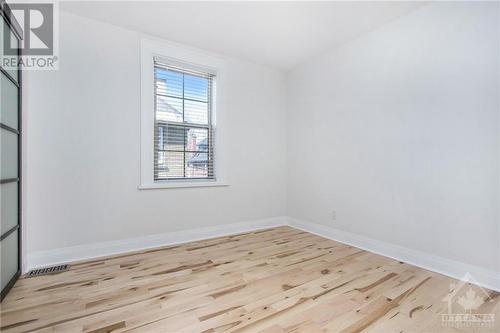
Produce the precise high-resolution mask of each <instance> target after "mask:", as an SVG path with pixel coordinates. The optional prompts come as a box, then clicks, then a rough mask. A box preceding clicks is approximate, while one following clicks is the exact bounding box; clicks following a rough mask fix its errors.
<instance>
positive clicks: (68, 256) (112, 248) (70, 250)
mask: <svg viewBox="0 0 500 333" xmlns="http://www.w3.org/2000/svg"><path fill="white" fill-rule="evenodd" d="M286 221H287V219H286V217H284V216H279V217H272V218H267V219H261V220H254V221H248V222H240V223H232V224H223V225H218V226H213V227H206V228H198V229H190V230H181V231H174V232H169V233H165V234H159V235H150V236H144V237H137V238H129V239H121V240H115V241H107V242H100V243H94V244H85V245H78V246H71V247H65V248H58V249H53V250H46V251H36V252H32V253H29V254H28V257H27V261H28V265H27V266H28V267H27V269H26V270H25V271H23V273H26V272H27V271H28V270H30V269H34V268H41V267H45V266H50V265H56V264H62V263H70V262H74V261H80V260H87V259H94V258H99V257H105V256H111V255H116V254H121V253H126V252H132V251H140V250H144V249H151V248H157V247H161V246H168V245H175V244H181V243H187V242H193V241H198V240H204V239H209V238H214V237H221V236H228V235H233V234H238V233H242V232H248V231H253V230H259V229H266V228H273V227H278V226H283V225H286Z"/></svg>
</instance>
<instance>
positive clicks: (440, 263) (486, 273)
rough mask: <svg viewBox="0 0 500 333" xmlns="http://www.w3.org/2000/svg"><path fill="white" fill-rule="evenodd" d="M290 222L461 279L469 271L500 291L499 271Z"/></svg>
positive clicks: (308, 224) (342, 232)
mask: <svg viewBox="0 0 500 333" xmlns="http://www.w3.org/2000/svg"><path fill="white" fill-rule="evenodd" d="M287 224H288V225H289V226H291V227H294V228H297V229H300V230H303V231H306V232H310V233H312V234H316V235H318V236H322V237H325V238H328V239H331V240H335V241H338V242H340V243H344V244H348V245H352V246H355V247H357V248H360V249H363V250H366V251H369V252H372V253H376V254H380V255H383V256H385V257H389V258H392V259H396V260H398V261H403V262H405V263H408V264H410V265H414V266H417V267H420V268H423V269H426V270H429V271H433V272H436V273H440V274H443V275H446V276H450V277H452V278H455V279H459V280H460V279H461V278H462V277H463V276H464V275H466V274H467V273H469V274H470V275H472V276H473V277H474V279H475V280H476V281H477V282H478V283H479V284H480V286H482V287H485V288H488V289H494V290H497V291H500V272H496V271H493V270H488V269H485V268H482V267H479V266H474V265H469V264H465V263H462V262H459V261H455V260H451V259H447V258H443V257H439V256H435V255H432V254H429V253H426V252H423V251H419V250H414V249H410V248H407V247H403V246H399V245H395V244H390V243H386V242H382V241H379V240H376V239H372V238H368V237H364V236H361V235H358V234H353V233H350V232H346V231H342V230H338V229H334V228H331V227H327V226H324V225H320V224H316V223H311V222H307V221H301V220H297V219H294V218H290V217H289V218H288V222H287Z"/></svg>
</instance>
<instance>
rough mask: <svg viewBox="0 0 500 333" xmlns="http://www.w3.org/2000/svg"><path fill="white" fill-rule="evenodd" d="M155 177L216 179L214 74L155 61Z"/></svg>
mask: <svg viewBox="0 0 500 333" xmlns="http://www.w3.org/2000/svg"><path fill="white" fill-rule="evenodd" d="M154 72H155V73H154V74H155V75H154V77H155V94H154V95H155V143H154V144H155V154H154V178H155V180H169V179H214V178H215V177H214V168H213V165H214V163H213V148H214V147H213V144H212V142H213V129H212V121H211V119H212V114H211V113H212V100H213V98H212V93H213V81H214V76H213V75H212V74H208V73H199V72H195V71H189V70H185V69H181V68H176V67H171V66H168V65H165V64H162V63H160V62H158V61H155V68H154Z"/></svg>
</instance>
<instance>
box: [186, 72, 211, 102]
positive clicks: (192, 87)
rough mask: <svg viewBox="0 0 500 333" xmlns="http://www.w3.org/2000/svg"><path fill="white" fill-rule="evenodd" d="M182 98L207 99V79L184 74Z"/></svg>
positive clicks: (204, 100)
mask: <svg viewBox="0 0 500 333" xmlns="http://www.w3.org/2000/svg"><path fill="white" fill-rule="evenodd" d="M184 98H189V99H196V100H198V101H202V102H207V101H208V79H207V78H203V77H199V76H194V75H189V74H184Z"/></svg>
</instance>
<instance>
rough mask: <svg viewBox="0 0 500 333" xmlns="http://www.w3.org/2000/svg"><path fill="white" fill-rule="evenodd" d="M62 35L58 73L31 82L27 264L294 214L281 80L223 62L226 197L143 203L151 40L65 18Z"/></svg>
mask: <svg viewBox="0 0 500 333" xmlns="http://www.w3.org/2000/svg"><path fill="white" fill-rule="evenodd" d="M59 31H60V69H59V71H53V72H29V73H28V72H27V73H26V74H27V75H26V76H27V78H26V83H25V96H26V98H25V99H26V100H25V106H24V108H25V112H26V129H27V136H26V144H25V148H26V150H25V154H26V156H27V160H26V163H25V165H26V170H25V176H26V177H25V182H26V184H25V188H26V193H25V199H26V200H25V219H24V220H25V223H26V229H25V230H27V235H26V244H27V249H26V251H27V253H33V252H36V251H42V250H50V249H56V248H61V247H67V246H74V245H79V244H89V243H96V242H103V241H109V240H117V239H125V238H133V237H139V236H145V235H153V234H159V233H166V232H171V231H176V230H183V229H191V228H199V227H207V226H213V225H220V224H226V223H232V222H242V221H249V220H255V219H261V218H268V217H273V216H283V215H284V214H285V197H286V195H285V172H284V170H285V155H284V153H283V152H284V149H285V126H284V121H285V114H284V111H285V110H284V102H285V101H284V97H285V83H284V76H283V74H281V73H279V72H277V71H274V70H271V69H268V68H265V67H262V66H259V65H255V64H251V63H248V62H243V61H238V60H234V59H230V58H227V59H226V60H227V68H226V74H225V75H226V77H225V80H226V82H227V91H226V92H225V95H226V104H225V105H226V108H225V111H226V112H227V116H226V117H225V119H226V122H227V124H226V126H227V127H228V128H227V131H225V132H226V134H225V135H226V140H227V142H228V143H229V144H228V146H227V152H226V154H227V156H228V158H227V166H226V168H227V172H228V175H227V176H228V182H229V184H230V186H229V187H217V188H188V189H160V190H147V191H145V190H143V191H140V190H138V189H137V186H138V185H139V181H140V179H139V178H140V170H139V161H140V152H139V149H140V133H139V129H140V59H139V57H140V40H141V38H142V37H144V36H142V35H140V34H139V33H136V32H133V31H129V30H125V29H121V28H118V27H115V26H112V25H108V24H105V23H101V22H98V21H93V20H90V19H86V18H83V17H79V16H75V15H72V14H69V13H65V12H61V19H60V30H59ZM263 193H264V194H265V195H263Z"/></svg>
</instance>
